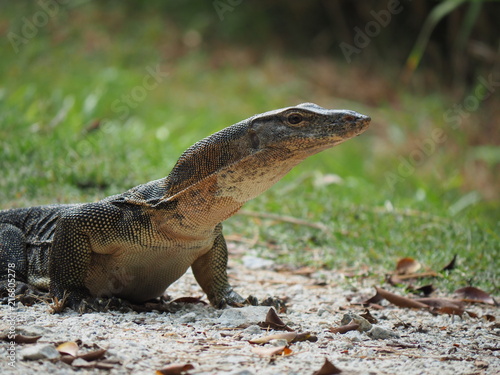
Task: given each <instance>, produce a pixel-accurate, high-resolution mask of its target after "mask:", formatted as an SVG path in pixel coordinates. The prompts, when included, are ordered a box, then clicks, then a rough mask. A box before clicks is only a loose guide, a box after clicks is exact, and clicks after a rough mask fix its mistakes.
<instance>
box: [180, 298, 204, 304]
mask: <svg viewBox="0 0 500 375" xmlns="http://www.w3.org/2000/svg"><path fill="white" fill-rule="evenodd" d="M172 302H173V303H186V304H196V303H200V304H202V305H208V304H207V303H206V302H205V301H203V300H202V299H201V297H180V298H176V299H174V300H173V301H172Z"/></svg>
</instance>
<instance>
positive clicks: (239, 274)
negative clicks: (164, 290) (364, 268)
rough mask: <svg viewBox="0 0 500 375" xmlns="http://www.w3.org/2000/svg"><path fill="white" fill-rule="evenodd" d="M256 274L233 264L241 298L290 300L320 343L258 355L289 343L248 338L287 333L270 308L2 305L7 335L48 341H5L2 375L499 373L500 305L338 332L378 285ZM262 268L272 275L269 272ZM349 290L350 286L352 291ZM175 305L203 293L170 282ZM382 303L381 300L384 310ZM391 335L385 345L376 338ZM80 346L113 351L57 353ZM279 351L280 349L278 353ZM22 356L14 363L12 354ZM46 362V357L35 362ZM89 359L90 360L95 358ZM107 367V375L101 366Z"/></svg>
mask: <svg viewBox="0 0 500 375" xmlns="http://www.w3.org/2000/svg"><path fill="white" fill-rule="evenodd" d="M251 263H252V264H253V265H254V268H256V269H253V270H250V269H248V268H247V267H244V266H243V265H241V264H239V263H236V262H230V269H229V274H230V278H231V282H232V284H233V286H235V289H236V290H237V291H239V292H240V294H242V295H247V294H253V295H255V296H257V297H258V298H259V300H262V299H264V298H265V297H267V296H269V295H275V296H279V297H287V298H289V300H288V303H287V306H288V310H287V312H286V313H281V312H280V313H279V314H278V315H279V316H280V318H281V319H282V320H283V321H284V322H285V323H286V324H287V325H288V326H289V327H290V328H292V329H293V330H295V331H296V332H298V333H304V332H310V333H311V334H312V335H313V336H315V337H316V338H317V340H316V341H314V340H312V341H300V342H295V343H291V344H289V345H288V347H289V349H290V350H291V352H286V353H285V354H279V355H273V356H268V355H267V356H266V353H265V352H263V353H261V352H259V350H262V349H267V348H273V346H275V347H277V346H280V345H283V344H286V341H284V340H283V339H279V338H278V339H275V340H272V341H271V342H270V343H268V344H265V345H257V344H251V343H249V340H252V339H255V338H258V337H262V336H267V335H269V334H272V333H283V331H275V330H267V331H266V330H263V329H262V328H260V327H259V326H258V325H257V323H258V322H261V321H264V320H265V318H266V314H267V312H268V310H269V307H263V306H260V307H245V308H242V309H226V310H215V309H213V308H212V307H210V306H207V305H203V304H193V303H189V304H182V305H181V307H180V308H179V310H178V311H176V312H175V313H157V312H147V313H137V312H129V313H121V312H107V313H91V314H83V315H80V314H77V313H76V312H74V311H69V310H66V311H65V312H64V313H62V314H50V313H49V312H48V310H49V309H48V306H47V305H44V304H37V305H34V306H31V307H25V306H23V305H21V304H18V305H17V308H16V309H15V311H12V312H11V311H10V310H9V309H8V307H7V306H5V305H2V306H0V314H1V315H2V321H1V326H0V328H1V331H2V332H4V334H5V333H8V330H9V328H11V327H12V326H13V323H12V322H13V320H15V321H17V324H16V329H17V332H18V333H21V334H24V335H26V336H41V338H40V339H39V340H38V341H37V342H36V343H31V344H14V345H12V346H11V345H10V343H9V342H8V341H0V348H1V353H2V356H1V358H0V369H1V373H2V374H19V373H32V372H39V373H50V374H69V373H73V372H75V373H78V374H86V373H89V374H97V373H109V374H132V373H133V374H152V373H155V370H160V369H163V368H165V367H167V366H168V365H171V364H181V365H185V364H191V365H192V366H193V367H194V368H193V369H191V370H189V374H240V375H250V374H259V375H265V374H313V373H314V372H315V371H317V370H319V369H320V368H321V366H322V365H323V363H324V362H325V359H328V360H329V361H330V362H331V363H333V364H334V365H335V366H336V367H337V368H339V369H340V370H342V373H343V374H440V375H446V374H450V375H458V374H499V373H500V323H499V321H500V320H499V314H498V308H496V307H493V306H487V305H474V306H469V307H468V308H467V310H468V311H473V312H475V313H477V314H478V315H479V316H480V317H481V316H484V315H486V314H489V315H493V316H495V317H496V320H495V321H494V322H491V321H487V320H486V319H484V318H471V317H469V316H468V315H466V316H464V317H462V318H460V317H457V316H454V317H450V316H448V315H432V314H431V313H429V312H428V311H422V310H412V309H401V308H397V307H393V306H390V305H388V304H386V305H385V306H386V307H385V308H383V309H371V313H372V315H373V316H374V317H375V318H377V319H378V322H377V323H376V324H375V325H374V326H375V327H376V328H375V329H373V328H372V330H371V331H369V332H358V331H350V332H347V333H345V334H339V333H331V332H330V331H329V329H330V328H332V327H338V326H340V325H341V321H342V318H343V317H344V315H345V314H349V313H355V314H361V313H363V312H364V309H363V308H362V307H361V306H360V305H357V304H356V302H360V301H363V300H365V299H366V298H367V297H369V296H372V295H373V294H374V288H373V286H374V285H368V284H369V281H367V280H365V281H363V285H355V284H353V283H349V284H348V283H346V282H345V280H343V279H342V276H341V275H339V274H336V273H335V272H333V271H331V272H330V271H317V272H313V273H311V274H296V273H292V272H276V271H273V270H272V268H273V267H272V265H271V264H269V262H261V263H259V261H258V260H257V261H255V260H254V262H251ZM262 267H264V268H267V269H262ZM346 285H349V286H346ZM168 292H169V295H170V296H171V297H172V298H179V297H185V296H200V295H201V292H200V288H199V286H198V285H197V284H196V282H195V280H194V278H193V276H192V275H191V274H190V273H188V274H186V275H185V276H183V277H182V278H181V279H180V280H179V281H177V282H176V283H175V284H174V285H172V286H171V287H170V288H169V290H168ZM382 304H383V303H382ZM377 337H383V338H377ZM67 341H75V342H77V343H78V345H79V352H78V354H79V355H80V354H85V353H88V352H94V351H96V350H98V349H99V348H104V349H107V351H106V353H105V354H104V356H103V357H102V358H101V359H99V360H92V359H94V358H90V359H89V360H88V361H87V360H85V359H84V358H77V359H75V360H74V361H73V363H72V364H66V363H64V362H63V361H62V360H61V358H60V357H59V354H58V352H57V351H56V350H55V347H56V346H57V345H58V344H60V343H63V342H67ZM278 350H279V349H278ZM13 353H15V358H13V357H9V354H13ZM37 356H38V357H42V359H28V358H37ZM87 359H88V358H87ZM95 366H98V367H106V368H108V369H99V368H95Z"/></svg>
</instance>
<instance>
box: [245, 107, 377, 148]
mask: <svg viewBox="0 0 500 375" xmlns="http://www.w3.org/2000/svg"><path fill="white" fill-rule="evenodd" d="M249 120H250V126H249V137H250V139H252V143H253V144H254V145H255V146H257V147H258V148H261V149H265V148H270V149H285V150H287V151H289V152H297V153H298V154H301V153H302V152H304V153H305V154H309V155H310V154H314V153H316V152H319V151H321V150H324V149H326V148H330V147H333V146H335V145H337V144H339V143H342V142H344V141H346V140H348V139H350V138H352V137H354V136H357V135H359V134H361V133H363V132H364V131H365V130H366V129H367V128H368V126H369V124H370V120H371V119H370V117H368V116H365V115H362V114H360V113H357V112H355V111H350V110H343V109H342V110H334V109H325V108H323V107H320V106H319V105H316V104H313V103H303V104H299V105H297V106H295V107H289V108H284V109H279V110H275V111H270V112H266V113H263V114H261V115H256V116H254V117H252V118H250V119H249Z"/></svg>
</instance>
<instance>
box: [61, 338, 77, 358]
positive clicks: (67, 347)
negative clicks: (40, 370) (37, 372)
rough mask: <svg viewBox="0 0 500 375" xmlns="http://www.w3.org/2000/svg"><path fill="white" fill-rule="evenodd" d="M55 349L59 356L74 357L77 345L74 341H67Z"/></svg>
mask: <svg viewBox="0 0 500 375" xmlns="http://www.w3.org/2000/svg"><path fill="white" fill-rule="evenodd" d="M56 349H57V351H58V352H59V353H61V354H68V355H71V356H73V357H76V355H77V354H78V344H77V343H76V342H74V341H67V342H65V343H62V344H61V345H59V346H58V347H57V348H56Z"/></svg>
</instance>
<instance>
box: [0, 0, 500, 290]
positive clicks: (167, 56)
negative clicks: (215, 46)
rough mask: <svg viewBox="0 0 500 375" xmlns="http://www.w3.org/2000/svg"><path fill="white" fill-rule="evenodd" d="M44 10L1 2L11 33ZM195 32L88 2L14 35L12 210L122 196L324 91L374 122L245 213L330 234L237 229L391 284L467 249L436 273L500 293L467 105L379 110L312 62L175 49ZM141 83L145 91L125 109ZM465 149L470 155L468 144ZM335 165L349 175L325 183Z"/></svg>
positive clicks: (232, 224)
mask: <svg viewBox="0 0 500 375" xmlns="http://www.w3.org/2000/svg"><path fill="white" fill-rule="evenodd" d="M36 10H37V8H36V7H35V8H24V7H22V6H16V5H11V6H9V7H6V6H5V5H4V9H3V11H4V12H3V13H2V16H0V27H2V28H3V29H5V30H11V31H16V30H17V31H18V30H20V25H22V21H21V20H22V17H23V16H27V17H28V18H29V16H28V15H29V14H33V13H30V12H34V11H36ZM145 19H147V22H145ZM77 21H78V22H77ZM77 25H81V26H77ZM182 33H183V31H180V30H178V29H176V28H175V27H173V26H172V25H171V24H170V23H168V22H167V21H166V20H165V19H164V18H162V17H161V16H160V15H157V14H153V13H147V12H146V13H144V14H142V13H140V14H138V15H136V16H134V17H129V18H127V17H126V15H125V14H124V13H122V12H121V11H120V8H117V9H116V10H115V11H114V12H111V13H109V14H106V15H104V14H102V12H101V11H100V10H99V8H98V7H96V6H95V5H94V4H86V5H83V6H81V7H79V8H75V9H73V10H64V11H61V12H60V14H59V15H58V16H57V17H54V18H52V19H51V20H50V22H49V24H48V25H47V26H45V27H42V28H40V29H39V31H38V34H37V35H36V36H35V37H33V38H31V39H30V40H29V41H28V42H27V43H26V44H25V45H22V46H21V47H20V50H19V52H18V53H17V54H16V53H14V51H13V48H12V46H11V44H10V43H9V41H8V39H7V38H2V40H1V42H0V43H1V44H0V47H1V49H2V51H4V52H3V53H2V59H0V82H1V83H0V171H1V178H0V208H11V207H22V206H28V205H38V204H47V203H54V202H60V203H69V202H84V201H95V200H98V199H101V198H103V197H105V196H108V195H111V194H116V193H120V192H122V191H124V190H126V189H128V188H130V187H132V186H135V185H138V184H141V183H144V182H147V181H149V180H153V179H157V178H161V177H163V176H165V175H166V174H168V172H169V171H170V169H171V168H172V166H173V165H174V163H175V161H176V158H177V157H178V156H179V155H180V153H181V152H182V151H183V150H185V149H186V148H187V147H188V146H190V145H191V144H192V143H194V142H195V141H198V140H199V139H201V138H203V137H205V136H207V135H209V134H211V133H213V132H214V131H217V130H219V129H221V128H223V127H225V126H228V125H230V124H232V123H235V122H237V121H240V120H242V119H244V118H247V117H249V116H251V115H253V114H255V113H259V112H263V111H267V110H270V109H274V108H279V107H284V106H289V105H293V104H297V103H299V102H303V101H314V102H317V103H318V104H320V105H323V106H326V107H347V108H350V109H354V110H358V111H360V112H362V113H365V114H368V115H370V116H372V118H373V126H372V128H371V129H370V130H369V131H368V132H366V133H365V134H363V135H362V136H361V137H358V138H356V139H353V140H351V141H349V142H347V143H345V144H343V145H340V146H339V147H337V148H334V149H332V150H328V151H325V152H323V153H321V154H319V155H316V156H314V157H312V158H310V159H308V160H307V161H305V162H304V163H303V164H301V165H300V166H298V167H297V168H295V169H294V170H293V171H292V172H291V173H290V174H289V175H288V176H286V177H285V178H284V179H283V180H282V181H281V182H280V183H278V184H277V185H276V186H275V187H273V188H272V189H271V190H270V191H268V192H266V193H265V194H264V195H262V196H260V197H259V198H257V199H255V200H253V201H251V202H249V203H248V204H247V206H246V207H245V209H246V210H251V211H255V212H268V213H275V214H281V215H289V216H294V217H297V218H301V219H304V220H308V221H311V222H320V223H323V224H325V225H326V226H327V227H328V228H329V230H328V231H326V232H325V231H321V230H318V229H314V228H311V227H308V226H298V225H292V224H287V223H283V222H279V221H271V220H266V219H255V218H249V217H247V216H244V215H237V216H235V217H233V218H231V219H230V220H228V221H227V223H226V225H225V228H226V233H229V234H237V235H240V236H242V237H244V238H253V237H254V236H255V235H256V234H257V239H258V242H257V244H256V245H255V246H254V249H253V250H254V251H256V252H257V253H258V254H261V255H262V256H265V257H271V258H273V259H276V260H278V261H280V262H285V263H289V264H292V265H295V266H300V265H314V266H317V267H327V268H333V269H345V268H349V267H360V266H361V265H368V266H369V269H370V270H371V272H372V274H373V275H375V276H376V277H380V279H381V281H382V279H383V276H377V275H382V274H383V273H384V272H387V271H389V270H391V269H392V268H393V267H394V264H395V262H396V261H397V260H398V259H399V258H402V257H407V256H410V257H414V258H416V259H418V260H419V261H420V262H421V263H423V264H424V265H425V266H427V267H430V268H432V269H434V270H440V269H441V268H442V267H443V266H445V265H446V264H447V263H448V262H449V261H450V260H451V258H452V257H453V255H454V254H458V269H457V270H455V271H453V272H452V273H450V274H449V275H444V277H443V278H441V279H439V280H437V281H436V280H433V282H434V283H437V284H438V285H439V287H440V288H442V289H445V290H453V289H456V288H459V287H462V286H464V285H467V284H468V283H471V284H472V285H475V286H478V287H482V288H484V289H486V290H487V291H489V292H492V293H496V294H497V295H498V293H499V286H500V280H499V271H498V270H499V269H500V260H499V259H500V238H499V236H500V235H499V233H500V214H499V212H500V205H499V203H498V201H495V200H486V199H483V198H482V196H483V195H482V193H481V191H479V192H476V191H475V189H471V188H467V178H468V177H467V176H466V175H465V173H464V168H465V167H466V166H467V163H468V162H470V160H471V157H472V156H471V155H474V152H475V149H474V148H473V147H471V146H469V140H468V139H467V137H466V135H464V134H462V132H456V131H451V130H449V129H448V128H447V124H446V123H444V122H443V112H444V111H446V110H447V109H448V108H450V107H451V106H452V105H453V104H454V103H451V102H449V101H447V100H446V99H445V97H444V95H443V96H442V95H439V94H435V95H433V96H432V97H429V96H427V97H426V96H421V97H420V96H417V95H414V94H411V93H408V92H404V91H401V92H398V97H399V98H400V101H399V105H398V106H397V108H395V107H394V106H392V105H391V104H390V103H389V102H384V100H381V101H380V104H379V105H377V106H370V105H367V104H363V103H360V102H355V101H349V100H343V99H339V98H336V97H334V96H333V95H331V94H330V93H329V92H328V90H321V88H320V87H319V86H317V85H316V84H315V83H313V82H312V81H311V80H310V79H309V78H308V77H310V72H309V71H310V69H313V67H314V65H312V64H311V62H310V61H309V60H306V59H300V58H288V59H283V58H281V57H279V56H277V55H273V54H272V53H270V54H269V55H268V56H267V57H265V58H262V59H261V60H260V61H259V64H254V63H243V64H236V63H235V61H239V60H238V59H236V60H231V59H229V60H226V58H227V56H228V55H227V53H228V51H230V52H231V54H233V55H236V54H242V53H243V56H245V55H244V54H245V53H247V52H248V51H247V52H245V51H242V50H241V49H239V48H236V47H234V46H233V47H227V49H223V51H224V53H225V54H226V55H225V54H224V53H223V52H221V51H215V52H209V51H210V49H190V48H188V47H186V46H180V47H178V49H175V50H172V51H171V50H169V46H171V45H174V44H175V43H179V39H182ZM179 51H180V52H179ZM157 66H159V67H160V70H161V71H162V72H164V73H166V74H168V76H166V77H162V79H161V81H160V82H158V84H157V85H156V87H155V88H154V89H151V90H149V89H146V90H144V92H145V95H144V97H142V96H141V95H142V93H143V92H142V91H140V90H141V89H140V88H141V87H144V79H145V77H148V75H149V73H148V70H147V68H148V67H149V68H150V69H153V70H154V69H156V67H157ZM344 69H346V70H349V67H345V68H344ZM345 79H348V77H346V78H345ZM134 90H135V91H134ZM357 90H360V91H362V90H363V88H362V87H360V88H357ZM134 92H135V93H136V95H135V98H136V99H140V100H135V99H134V100H132V102H131V104H126V102H127V99H126V97H125V96H126V95H133V93H134ZM138 93H141V95H138ZM436 128H443V129H445V133H446V134H447V137H448V139H447V140H446V142H443V143H440V144H437V145H436V147H435V150H433V152H431V153H430V155H429V156H426V157H425V158H424V160H423V161H422V162H421V163H419V165H418V166H416V167H415V168H414V171H412V172H411V173H408V175H405V176H404V177H400V178H398V182H397V183H396V184H395V185H394V188H391V186H390V184H388V182H387V176H388V174H389V173H395V174H396V175H397V173H398V172H397V170H398V167H399V166H400V165H401V162H402V160H408V157H409V155H410V153H411V151H412V150H415V149H416V147H418V144H419V142H423V141H424V140H425V139H427V138H428V137H429V134H430V133H431V132H432V130H433V129H436ZM457 145H460V146H461V147H465V151H464V152H462V151H461V152H457V150H456V147H457ZM493 162H494V163H495V160H494V161H493ZM496 162H498V161H496ZM331 174H335V175H337V176H339V177H340V178H341V182H340V183H325V181H326V182H328V175H331ZM471 194H472V195H471ZM464 197H465V198H464ZM457 202H459V203H457ZM450 207H455V210H453V209H451V210H450ZM458 208H461V209H460V210H458Z"/></svg>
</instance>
